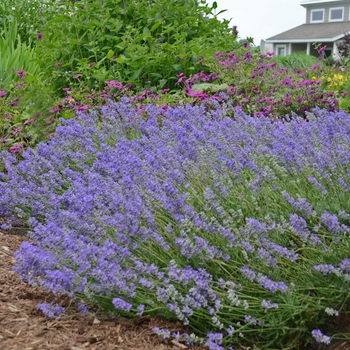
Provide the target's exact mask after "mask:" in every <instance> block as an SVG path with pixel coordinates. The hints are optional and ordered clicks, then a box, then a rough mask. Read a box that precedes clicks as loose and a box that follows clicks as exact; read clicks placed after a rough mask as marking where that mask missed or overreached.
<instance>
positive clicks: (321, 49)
mask: <svg viewBox="0 0 350 350" xmlns="http://www.w3.org/2000/svg"><path fill="white" fill-rule="evenodd" d="M326 48H327V45H325V46H322V47H321V48H320V49H319V50H318V53H321V52H322V51H324V50H326Z"/></svg>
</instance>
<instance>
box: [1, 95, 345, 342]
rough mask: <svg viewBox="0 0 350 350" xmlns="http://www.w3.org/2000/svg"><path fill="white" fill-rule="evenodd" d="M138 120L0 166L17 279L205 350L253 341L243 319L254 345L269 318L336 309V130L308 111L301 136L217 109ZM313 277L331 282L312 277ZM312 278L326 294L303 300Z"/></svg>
mask: <svg viewBox="0 0 350 350" xmlns="http://www.w3.org/2000/svg"><path fill="white" fill-rule="evenodd" d="M145 112H146V113H147V118H146V119H143V118H141V117H140V116H139V115H138V113H137V111H136V110H135V109H134V108H132V107H131V106H130V104H129V103H128V100H127V99H123V100H122V101H121V102H120V103H111V104H110V105H108V106H105V107H103V108H102V117H97V116H96V115H94V113H93V112H91V113H90V114H88V113H86V114H83V113H81V114H78V116H77V118H76V119H71V120H67V121H62V124H63V125H62V126H59V127H58V128H57V131H56V134H55V136H54V137H53V138H52V139H51V140H50V141H49V142H46V143H40V144H38V146H37V148H36V149H35V150H31V149H28V150H27V151H25V152H24V154H23V158H24V160H22V161H20V162H18V161H17V160H16V158H15V157H13V156H12V155H11V154H8V153H5V152H3V153H2V154H1V159H0V160H2V161H3V162H4V164H5V167H6V171H5V172H4V173H1V174H0V215H9V214H15V215H17V216H18V217H21V218H25V219H27V220H28V223H29V225H30V226H31V227H32V229H31V232H30V233H29V235H30V237H31V238H32V240H33V242H34V243H29V242H24V243H23V244H22V245H21V247H20V249H19V251H18V252H17V253H16V260H17V265H16V267H15V270H16V271H17V272H18V274H19V275H20V276H21V278H22V279H23V280H25V281H28V283H30V284H32V285H38V286H40V287H42V288H44V289H46V290H49V291H52V292H54V293H56V292H59V293H66V294H68V295H70V296H73V297H76V298H78V299H80V300H83V301H84V303H85V304H87V305H88V306H93V305H98V306H99V307H101V308H103V309H105V310H106V312H109V313H111V314H134V315H140V314H149V313H151V314H154V313H159V312H161V313H163V314H164V315H166V316H167V317H173V318H177V319H178V320H180V321H181V322H182V323H183V324H184V325H189V326H192V325H193V326H195V327H196V329H197V330H200V331H201V332H202V335H203V334H204V335H205V334H206V333H207V336H206V345H207V346H209V348H210V349H215V348H219V347H220V348H221V346H222V345H225V346H226V344H228V345H233V344H234V343H235V342H236V343H237V342H239V341H241V340H240V339H241V338H242V337H243V338H242V339H244V334H245V332H248V334H249V339H251V340H252V341H253V340H254V339H253V338H254V334H255V333H254V332H255V328H259V327H258V326H255V327H252V324H253V323H252V322H247V320H259V324H261V325H263V329H260V330H259V331H258V330H256V334H259V338H260V339H261V335H262V334H265V335H266V339H267V338H268V337H269V331H270V330H271V329H274V334H276V331H277V330H278V327H279V325H280V324H281V318H280V317H282V316H280V315H288V314H293V315H296V314H299V315H302V314H305V313H306V311H305V307H307V308H308V310H307V312H308V314H311V313H313V312H315V314H318V312H319V310H320V309H319V308H320V307H322V309H323V310H325V309H326V308H327V307H329V306H336V305H341V304H342V303H341V302H339V300H342V298H345V297H346V295H347V293H348V287H347V284H346V283H344V280H346V278H347V277H346V276H348V273H349V270H350V268H349V256H348V250H346V249H341V245H340V244H339V242H341V243H342V244H344V247H346V246H348V244H349V243H350V240H349V238H348V233H349V227H348V224H349V220H348V219H347V217H348V216H347V215H348V213H347V212H346V210H347V207H346V203H347V199H346V192H345V191H344V190H343V185H342V184H340V183H339V182H338V178H340V177H341V178H342V179H343V181H344V183H346V185H347V186H349V185H350V152H348V145H349V144H350V116H348V115H347V114H345V113H343V112H325V111H322V110H315V111H314V114H313V115H311V114H310V115H309V121H308V122H306V121H305V120H303V119H298V118H295V119H294V120H293V121H291V122H290V123H284V122H271V120H270V119H268V118H265V117H262V118H253V117H250V116H247V115H245V114H244V113H243V112H242V111H241V110H237V112H236V114H235V115H234V116H233V118H231V117H227V116H226V114H227V110H225V107H224V106H221V107H220V106H219V105H218V107H217V109H216V110H215V111H214V112H215V113H214V112H213V111H208V110H207V109H206V106H205V105H199V106H191V105H187V106H182V107H174V108H168V109H167V110H164V109H162V108H159V107H156V106H153V105H147V106H146V107H145ZM310 179H311V180H310ZM323 189H324V190H323ZM322 196H325V197H324V198H323V197H322ZM335 199H336V200H335ZM340 211H341V213H342V214H341V215H340V214H339V212H340ZM335 246H336V247H338V249H334V247H335ZM335 251H336V253H335ZM322 264H328V265H332V264H333V265H338V266H339V269H338V271H339V273H338V274H337V276H334V274H329V275H328V274H326V275H325V273H324V272H323V271H324V269H323V268H321V267H320V268H314V266H316V265H317V266H323V265H322ZM328 265H327V266H328ZM330 270H331V269H330V268H329V266H328V268H327V271H330ZM305 276H309V278H306V277H305ZM313 278H314V279H315V281H316V282H315V283H317V284H318V287H319V284H322V283H324V286H325V287H324V288H315V289H314V290H315V292H314V294H312V295H311V294H310V293H308V290H310V288H312V287H311V286H312V283H313ZM327 278H333V279H332V283H333V284H334V283H338V285H339V288H337V291H336V292H335V291H333V292H332V293H333V294H332V295H333V296H334V298H335V299H334V304H332V302H333V301H331V302H329V304H325V303H326V300H328V299H327V297H325V296H324V295H322V293H326V292H327V290H328V289H327V288H329V283H328V282H327ZM336 278H337V279H336ZM322 281H324V282H322ZM254 291H256V293H255V292H254ZM292 296H293V297H292ZM335 296H336V297H335ZM321 297H322V298H321ZM336 298H338V299H336ZM301 299H303V302H300V300H301ZM314 300H316V301H314ZM320 300H324V301H322V302H320ZM305 305H306V306H305ZM313 306H314V309H312V307H313ZM287 308H290V310H292V312H290V313H289V312H286V309H287ZM40 309H41V310H43V312H46V313H50V315H51V314H52V315H56V311H55V310H53V309H51V308H50V309H47V308H46V306H45V307H43V306H41V307H40ZM89 309H90V307H89ZM201 319H206V320H207V321H206V322H202V321H200V320H201ZM295 319H297V317H295V318H291V319H290V320H289V321H288V322H295ZM315 319H316V317H315ZM293 320H294V321H293ZM257 322H258V321H256V322H255V321H254V324H255V323H257ZM296 327H297V325H296ZM290 328H291V330H290V332H293V327H292V326H291V327H290ZM213 329H215V332H216V333H213ZM225 330H228V331H225ZM286 332H287V331H286V330H285V328H283V331H282V330H281V334H280V337H285V339H287V338H293V337H291V336H290V334H289V333H288V332H287V333H288V334H289V335H288V334H287V335H286ZM298 334H300V332H299V331H298ZM274 337H275V335H274ZM317 337H318V338H319V336H318V335H317ZM277 338H278V337H277ZM277 338H276V339H277ZM318 338H317V339H318ZM256 340H257V339H255V341H256Z"/></svg>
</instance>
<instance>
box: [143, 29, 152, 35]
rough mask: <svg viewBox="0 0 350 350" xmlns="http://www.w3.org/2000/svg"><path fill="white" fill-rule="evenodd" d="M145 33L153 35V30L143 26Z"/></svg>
mask: <svg viewBox="0 0 350 350" xmlns="http://www.w3.org/2000/svg"><path fill="white" fill-rule="evenodd" d="M143 34H148V35H152V33H151V31H150V30H149V29H148V28H147V27H144V28H143Z"/></svg>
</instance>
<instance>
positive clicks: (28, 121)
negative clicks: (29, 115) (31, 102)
mask: <svg viewBox="0 0 350 350" xmlns="http://www.w3.org/2000/svg"><path fill="white" fill-rule="evenodd" d="M33 121H34V119H28V120H26V121H25V122H24V123H23V125H27V124H30V123H33Z"/></svg>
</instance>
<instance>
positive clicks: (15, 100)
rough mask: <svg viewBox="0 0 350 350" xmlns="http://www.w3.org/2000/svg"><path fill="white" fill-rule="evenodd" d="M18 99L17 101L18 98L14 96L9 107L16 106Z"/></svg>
mask: <svg viewBox="0 0 350 350" xmlns="http://www.w3.org/2000/svg"><path fill="white" fill-rule="evenodd" d="M18 101H19V98H18V97H16V98H15V99H14V100H13V101H12V102H11V103H9V106H10V107H14V106H17V103H18Z"/></svg>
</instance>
